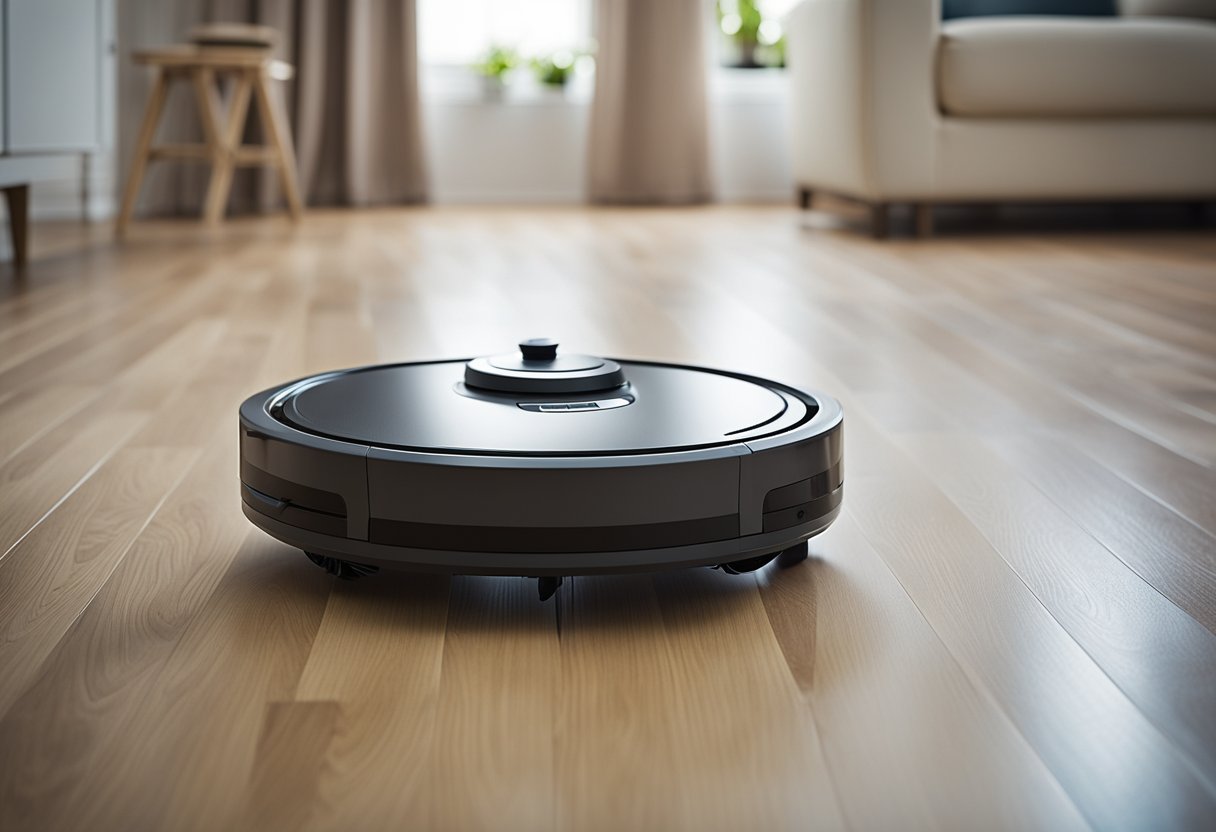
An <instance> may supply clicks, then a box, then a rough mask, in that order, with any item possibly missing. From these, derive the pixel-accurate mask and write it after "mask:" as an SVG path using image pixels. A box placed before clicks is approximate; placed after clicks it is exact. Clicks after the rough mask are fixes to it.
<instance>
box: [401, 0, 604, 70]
mask: <svg viewBox="0 0 1216 832" xmlns="http://www.w3.org/2000/svg"><path fill="white" fill-rule="evenodd" d="M591 2H592V0H419V3H418V57H419V60H420V61H421V62H422V63H423V64H429V65H432V66H468V65H469V64H472V63H475V62H476V61H478V60H480V59H481V58H483V57H484V56H485V55H486V53H487V52H489V50H490V49H491V48H492V47H494V46H503V47H507V48H509V49H512V50H514V51H515V52H518V53H519V54H520V55H523V56H525V57H529V58H531V57H544V56H548V55H552V54H553V53H555V52H560V51H563V50H579V49H584V48H586V46H587V45H588V43H589V41H590V38H591Z"/></svg>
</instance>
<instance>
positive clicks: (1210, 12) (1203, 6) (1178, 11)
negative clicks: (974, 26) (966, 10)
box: [947, 0, 1216, 20]
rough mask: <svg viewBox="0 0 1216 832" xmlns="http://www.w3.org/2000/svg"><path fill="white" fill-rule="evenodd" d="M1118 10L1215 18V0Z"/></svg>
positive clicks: (1157, 1)
mask: <svg viewBox="0 0 1216 832" xmlns="http://www.w3.org/2000/svg"><path fill="white" fill-rule="evenodd" d="M947 2H949V0H947ZM1119 12H1120V14H1126V15H1129V16H1141V15H1143V16H1148V17H1205V18H1207V19H1208V20H1216V0H1119Z"/></svg>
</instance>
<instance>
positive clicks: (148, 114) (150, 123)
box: [114, 69, 169, 239]
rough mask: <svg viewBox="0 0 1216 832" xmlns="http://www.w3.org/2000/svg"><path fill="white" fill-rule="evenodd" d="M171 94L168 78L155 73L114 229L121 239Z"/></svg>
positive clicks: (164, 74) (129, 218)
mask: <svg viewBox="0 0 1216 832" xmlns="http://www.w3.org/2000/svg"><path fill="white" fill-rule="evenodd" d="M168 94H169V77H168V74H167V73H166V72H165V71H164V70H163V69H162V70H158V71H157V73H156V81H154V82H153V84H152V94H151V95H150V96H149V97H148V108H147V109H146V110H144V120H143V123H142V124H140V126H139V136H138V137H137V138H136V139H135V155H134V156H133V157H132V159H131V170H130V172H129V173H128V174H127V184H126V187H125V188H123V192H122V207H121V208H120V209H119V211H118V221H117V222H116V223H115V225H114V233H115V235H116V236H117V237H119V238H120V239H121V238H122V236H123V235H124V234H126V232H127V226H128V225H129V224H130V222H131V215H132V214H134V213H135V200H136V199H137V198H138V197H139V186H140V185H141V184H142V183H143V180H144V171H146V170H147V168H148V151H150V150H151V149H152V139H153V138H154V137H155V136H156V125H157V123H158V122H159V121H160V114H161V113H162V112H163V111H164V109H165V98H166V97H167V96H168Z"/></svg>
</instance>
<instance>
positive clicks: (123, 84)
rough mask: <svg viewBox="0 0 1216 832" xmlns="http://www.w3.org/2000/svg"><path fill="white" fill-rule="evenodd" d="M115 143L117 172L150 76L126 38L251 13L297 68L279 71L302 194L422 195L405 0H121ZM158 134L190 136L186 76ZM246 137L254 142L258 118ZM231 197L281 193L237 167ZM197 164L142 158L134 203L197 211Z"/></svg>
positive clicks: (261, 176)
mask: <svg viewBox="0 0 1216 832" xmlns="http://www.w3.org/2000/svg"><path fill="white" fill-rule="evenodd" d="M120 4H121V5H120V7H119V49H120V51H121V54H122V55H123V56H124V57H123V60H122V68H121V70H120V76H119V113H120V122H119V134H120V141H119V151H120V153H121V165H122V167H123V172H124V175H125V168H126V165H128V164H129V163H130V154H131V146H132V144H133V141H134V135H135V132H136V130H137V129H138V126H139V119H140V116H141V114H142V111H143V107H144V104H145V103H146V101H147V95H148V91H149V88H150V85H151V79H150V77H149V75H148V73H147V70H145V69H143V68H142V67H136V66H133V65H132V64H131V62H130V60H129V58H127V57H126V56H129V55H130V52H131V50H132V49H138V48H142V47H149V46H159V45H164V44H167V43H174V42H179V41H181V40H183V39H184V37H185V34H186V32H187V30H188V29H189V28H190V27H191V26H192V25H194V24H195V23H199V22H212V21H249V22H258V23H264V24H267V25H270V26H273V27H274V28H275V29H277V30H278V31H279V33H280V38H281V40H280V47H279V54H280V56H281V57H282V58H283V59H285V60H287V61H288V62H290V63H291V64H293V65H294V66H295V68H296V77H295V78H294V79H293V80H291V81H288V82H286V83H283V82H278V83H277V91H278V93H279V95H280V96H281V99H282V100H281V101H280V104H281V105H283V106H285V107H286V109H287V112H288V115H289V121H290V124H291V127H292V136H293V139H294V141H295V146H296V156H297V161H298V165H299V174H300V186H301V189H302V191H303V193H304V197H305V200H306V201H307V202H308V203H310V204H314V205H377V204H389V203H409V202H419V201H422V200H423V199H425V198H426V175H425V167H424V160H423V143H422V130H421V121H420V110H421V108H420V104H419V94H418V61H417V28H416V16H415V3H414V0H352V2H345V0H344V1H343V2H331V0H175V1H174V2H168V3H166V2H158V0H120ZM162 124H163V125H164V126H163V127H162V134H161V135H162V136H166V135H168V136H170V137H172V138H173V140H177V141H197V140H198V138H199V136H200V135H201V134H200V132H199V131H200V129H201V128H200V127H199V123H198V117H197V106H196V104H195V102H194V100H193V97H192V94H191V93H190V91H189V90H188V88H187V86H186V85H180V88H179V89H176V90H175V91H174V92H173V93H172V95H171V97H170V101H169V107H168V110H167V112H166V115H165V117H164V119H163V121H162ZM246 141H261V138H260V135H259V131H258V130H257V129H256V127H254V128H251V130H250V132H249V134H248V135H247V137H246ZM237 176H238V179H237V181H236V182H235V183H234V187H233V196H232V200H231V205H230V208H233V209H236V210H249V209H251V208H258V209H268V208H272V207H276V206H277V205H279V204H280V203H281V198H280V191H279V186H278V182H277V177H275V176H274V174H273V173H271V172H268V171H262V170H238V172H237ZM206 182H207V170H206V168H205V167H201V168H200V167H193V168H191V167H190V166H186V165H181V164H173V163H157V164H154V165H153V166H152V167H151V168H150V172H149V175H148V178H147V179H146V180H145V184H144V188H143V192H142V193H141V198H140V211H141V213H144V214H150V213H152V214H195V213H197V212H198V211H199V209H200V207H201V205H202V195H203V192H204V190H205V188H206Z"/></svg>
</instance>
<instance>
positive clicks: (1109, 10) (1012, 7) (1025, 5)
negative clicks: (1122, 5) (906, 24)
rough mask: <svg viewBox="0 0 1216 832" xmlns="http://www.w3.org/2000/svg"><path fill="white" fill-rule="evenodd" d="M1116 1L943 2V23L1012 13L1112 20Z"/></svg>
mask: <svg viewBox="0 0 1216 832" xmlns="http://www.w3.org/2000/svg"><path fill="white" fill-rule="evenodd" d="M1118 11H1119V10H1118V8H1117V7H1116V5H1115V0H942V20H950V19H952V18H955V17H981V16H987V15H1009V14H1067V15H1097V16H1101V17H1113V16H1114V15H1115V14H1117V13H1118Z"/></svg>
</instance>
